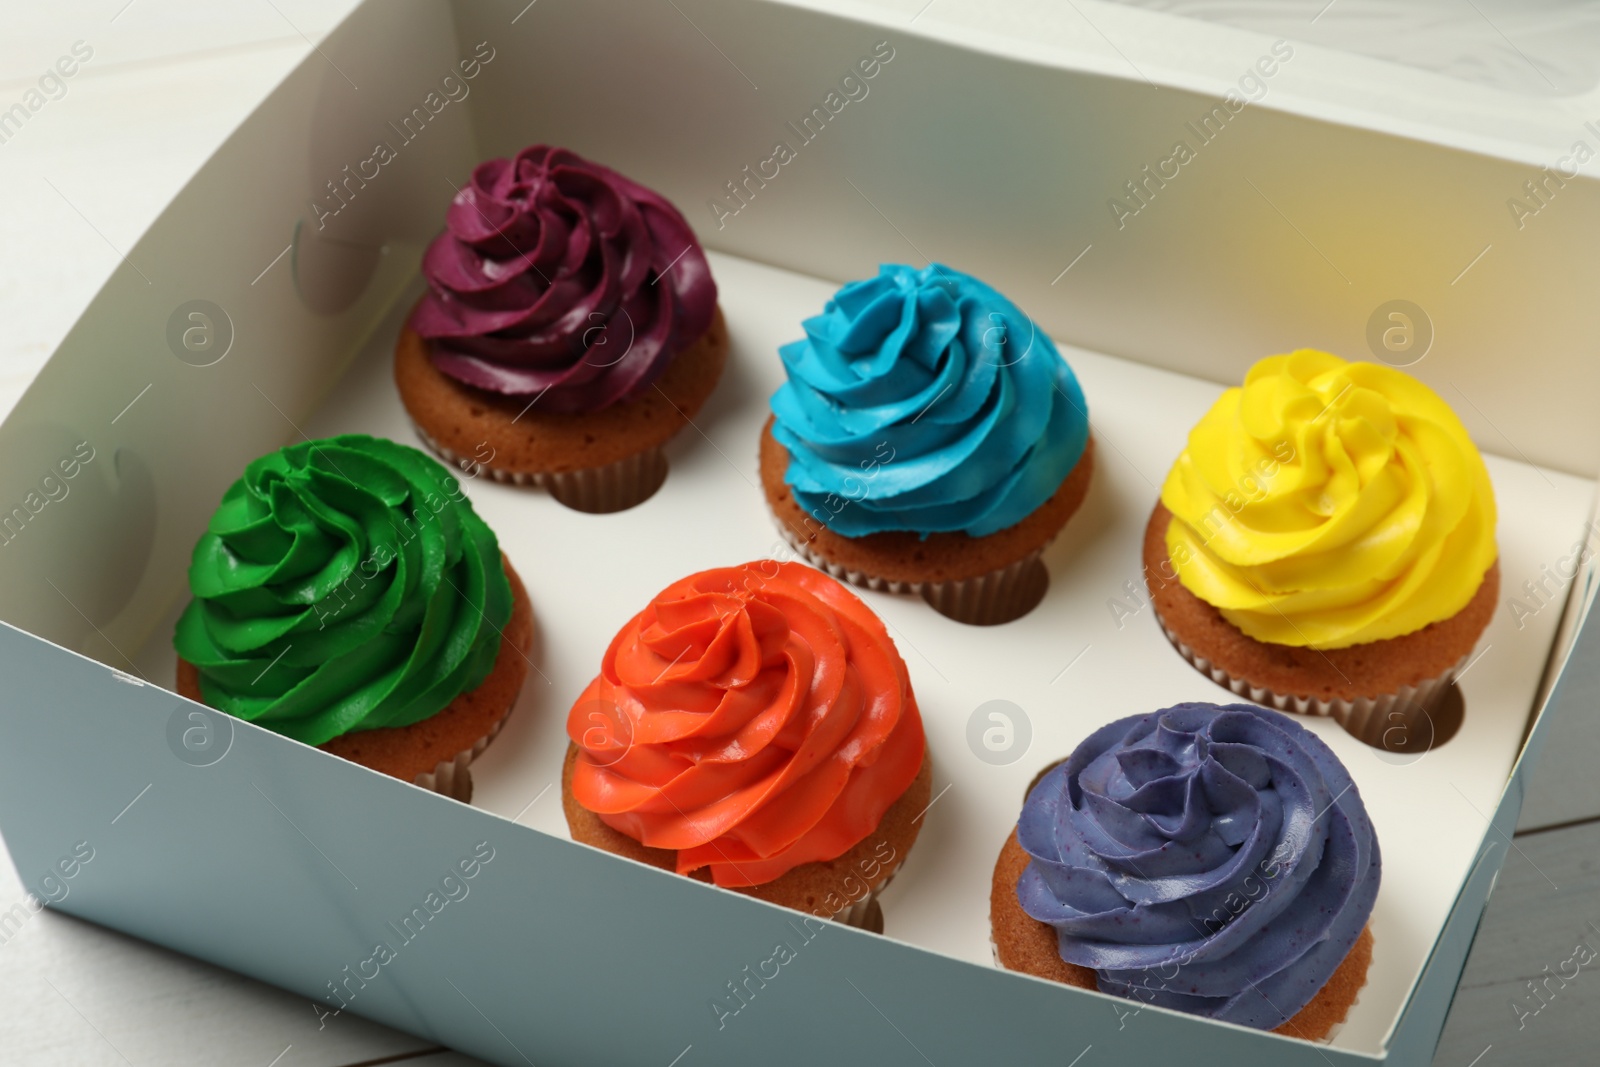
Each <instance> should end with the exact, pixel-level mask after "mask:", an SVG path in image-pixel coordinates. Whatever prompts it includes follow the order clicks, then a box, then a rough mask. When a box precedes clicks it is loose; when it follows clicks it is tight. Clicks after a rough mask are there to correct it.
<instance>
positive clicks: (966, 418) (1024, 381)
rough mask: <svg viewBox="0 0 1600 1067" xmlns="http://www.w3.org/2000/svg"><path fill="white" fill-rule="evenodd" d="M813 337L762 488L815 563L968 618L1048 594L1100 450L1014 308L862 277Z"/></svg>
mask: <svg viewBox="0 0 1600 1067" xmlns="http://www.w3.org/2000/svg"><path fill="white" fill-rule="evenodd" d="M805 332H806V336H805V339H804V340H800V341H795V342H794V343H792V344H789V345H785V346H784V347H783V348H782V349H780V350H779V355H780V356H781V357H782V359H783V365H784V369H785V370H786V371H787V372H788V381H787V382H785V384H784V385H783V386H782V387H781V388H779V390H778V391H777V392H776V393H774V394H773V397H772V417H771V418H770V419H769V420H768V422H767V426H766V429H765V430H764V431H763V432H762V437H761V482H762V486H763V488H764V489H765V491H766V496H767V503H768V504H769V505H770V506H771V508H772V512H773V515H774V516H775V517H776V518H777V520H778V527H779V529H780V530H781V531H782V533H783V535H784V537H785V539H787V540H788V542H789V543H790V544H791V545H792V546H793V547H794V548H795V550H796V551H797V552H799V553H800V554H801V556H803V557H804V558H805V559H807V560H809V561H810V562H811V563H813V564H814V565H816V566H818V567H820V568H822V569H823V570H825V571H827V572H828V573H829V574H832V575H833V576H834V577H837V578H844V579H847V580H849V581H851V582H853V583H855V584H856V585H861V586H865V587H867V588H869V589H881V590H888V591H890V592H897V593H918V594H920V595H921V596H922V597H923V598H924V599H926V600H927V601H928V603H930V604H932V605H933V607H934V608H936V609H937V610H939V611H940V612H942V613H943V614H945V615H948V616H950V617H951V618H954V619H958V620H960V621H962V622H969V623H979V624H992V623H1001V622H1009V621H1010V620H1012V619H1015V618H1018V617H1020V616H1022V615H1024V614H1026V613H1027V612H1029V611H1031V610H1032V609H1033V608H1034V607H1035V606H1036V605H1037V604H1038V602H1039V600H1040V599H1041V598H1042V597H1043V596H1044V593H1045V590H1046V588H1047V586H1048V584H1049V574H1048V573H1047V572H1046V570H1045V568H1044V565H1043V564H1042V563H1041V562H1040V559H1039V557H1040V554H1041V553H1042V552H1043V551H1044V549H1045V546H1046V545H1048V544H1049V543H1050V542H1051V540H1052V539H1053V538H1054V537H1055V536H1056V534H1057V533H1058V532H1060V530H1061V527H1062V526H1063V525H1064V524H1065V523H1066V521H1067V519H1069V518H1071V516H1072V513H1073V512H1075V511H1076V510H1077V509H1078V505H1079V504H1081V503H1082V502H1083V497H1084V494H1085V493H1086V492H1087V491H1088V487H1089V476H1090V471H1091V470H1092V469H1093V465H1094V464H1093V458H1094V451H1093V447H1092V442H1091V441H1090V437H1089V416H1088V408H1087V406H1086V405H1085V404H1084V399H1083V391H1082V390H1081V389H1080V388H1079V386H1078V380H1077V378H1076V377H1074V376H1073V373H1072V369H1071V368H1070V367H1068V366H1067V364H1066V362H1065V361H1064V360H1063V359H1062V358H1061V354H1060V353H1059V352H1057V351H1056V346H1055V345H1054V344H1053V343H1052V342H1051V340H1050V338H1048V337H1046V336H1045V335H1044V334H1043V333H1042V332H1040V331H1039V330H1038V329H1037V328H1036V327H1035V326H1034V324H1033V322H1032V320H1030V319H1029V318H1028V317H1027V316H1026V315H1024V314H1023V313H1022V312H1021V311H1019V310H1018V309H1017V307H1016V305H1015V304H1013V303H1011V301H1009V300H1007V299H1006V298H1005V297H1003V296H1001V295H1000V294H999V293H997V292H995V291H994V290H993V289H991V288H989V286H987V285H985V284H984V283H983V282H980V281H979V280H978V279H976V278H974V277H972V276H970V275H967V274H961V273H959V272H957V271H953V270H950V269H949V268H948V267H942V266H940V265H939V264H937V263H934V264H930V265H929V266H928V267H927V268H925V269H923V270H915V269H913V268H911V267H907V266H898V265H892V266H884V267H881V268H879V272H878V276H877V277H876V278H871V279H868V280H866V281H859V282H851V283H850V284H849V285H846V286H845V287H844V288H843V289H840V290H839V291H838V292H837V293H835V294H834V296H833V299H832V300H830V301H828V304H827V306H826V307H825V308H824V309H823V312H822V314H821V315H818V316H816V317H815V318H811V319H807V320H806V322H805Z"/></svg>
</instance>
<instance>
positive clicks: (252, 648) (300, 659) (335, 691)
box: [173, 435, 511, 745]
mask: <svg viewBox="0 0 1600 1067" xmlns="http://www.w3.org/2000/svg"><path fill="white" fill-rule="evenodd" d="M189 588H190V591H191V592H192V593H193V594H194V599H193V600H191V601H190V602H189V606H188V607H187V608H186V609H185V610H184V612H183V615H182V616H181V617H180V618H179V620H178V627H177V632H176V634H175V635H174V637H173V646H174V647H175V648H176V649H177V652H178V655H179V656H181V657H182V658H183V659H186V660H188V661H189V662H190V663H192V664H194V665H195V666H196V667H197V668H199V675H200V692H201V695H202V696H203V697H204V699H205V702H206V703H207V704H210V705H211V706H212V707H215V708H218V709H220V710H222V711H225V712H227V713H229V714H230V715H235V716H238V717H239V718H241V719H248V720H250V721H251V722H254V723H256V724H257V725H260V726H265V727H266V728H268V729H269V730H275V731H276V732H278V733H280V734H285V735H287V736H289V737H292V738H294V739H295V740H297V741H304V742H305V743H307V744H311V745H320V744H322V743H323V742H325V741H328V740H330V739H332V738H335V737H338V736H339V735H340V734H344V733H348V732H350V731H352V730H370V729H374V728H376V727H380V726H407V725H410V724H411V723H414V722H418V721H420V720H422V719H426V718H428V717H429V716H430V715H434V714H437V713H438V712H440V711H442V710H444V708H445V706H446V705H448V704H449V703H450V702H451V701H452V700H454V699H455V698H456V696H457V695H458V694H460V693H463V692H466V691H467V690H470V689H473V688H475V687H476V686H477V685H478V684H479V683H480V682H482V681H483V679H484V678H485V677H487V676H488V674H489V672H490V670H491V669H492V668H493V667H494V661H495V656H496V654H497V652H498V650H499V645H500V630H501V629H502V628H503V627H504V626H505V624H506V622H507V621H508V620H509V619H510V617H511V585H510V582H509V581H508V579H507V578H506V572H505V567H504V565H503V564H502V562H501V559H500V548H499V544H498V543H497V542H496V540H495V536H494V534H493V533H492V532H491V531H490V530H489V527H488V526H486V525H484V522H483V520H482V519H480V518H479V517H478V516H477V514H476V513H475V512H474V511H473V510H472V505H471V504H470V503H469V502H468V501H467V499H466V497H465V495H464V494H463V493H462V492H461V485H460V483H459V482H457V481H456V479H455V478H453V477H451V476H450V474H449V472H448V471H446V470H445V469H444V468H443V467H441V466H440V465H439V464H438V463H436V462H434V461H433V460H432V459H430V458H429V457H427V456H425V455H423V454H422V453H421V452H418V451H417V450H416V449H414V448H407V447H406V446H404V445H399V444H396V443H394V442H393V441H387V440H384V439H382V438H376V437H364V436H355V435H350V436H343V437H331V438H328V439H326V440H321V441H307V442H304V443H302V444H298V445H291V446H290V447H288V448H284V449H280V450H279V451H277V452H272V453H269V454H267V455H265V456H262V457H261V458H260V459H257V460H256V461H254V462H253V463H251V464H250V465H249V466H248V467H246V468H245V472H244V477H242V478H240V479H239V480H238V481H236V482H234V483H233V485H231V486H229V487H228V491H227V492H226V493H224V494H223V497H222V503H221V505H219V506H218V508H217V510H216V512H215V513H214V514H213V515H212V516H211V521H210V523H209V525H208V526H207V528H206V532H205V534H204V535H203V536H202V537H201V538H200V540H199V542H198V543H197V544H196V545H195V548H194V555H193V557H192V560H191V562H190V564H189Z"/></svg>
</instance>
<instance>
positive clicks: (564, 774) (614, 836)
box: [561, 743, 933, 933]
mask: <svg viewBox="0 0 1600 1067" xmlns="http://www.w3.org/2000/svg"><path fill="white" fill-rule="evenodd" d="M577 762H578V747H577V746H576V745H573V744H570V743H569V744H568V745H567V758H566V761H565V763H564V764H563V765H562V768H561V807H562V810H563V811H565V812H566V816H567V828H568V830H569V831H570V832H571V833H572V839H573V840H574V841H579V842H582V843H583V844H585V845H593V846H594V847H595V848H598V849H602V850H604V851H606V852H610V853H612V854H614V855H617V856H623V857H625V858H627V859H631V860H638V861H639V862H640V863H648V864H649V865H650V866H652V867H659V868H661V869H662V870H666V871H675V870H677V859H678V854H677V852H675V851H673V850H672V849H665V848H651V847H649V846H648V845H643V844H640V843H639V842H638V841H635V840H634V839H633V838H631V837H629V836H628V835H627V834H625V833H623V832H622V831H620V830H616V829H613V828H612V827H610V826H607V825H606V824H605V822H604V821H602V820H601V818H600V816H598V815H596V814H595V813H594V812H592V811H590V810H589V809H588V808H585V807H584V806H583V805H582V804H579V803H578V801H577V798H576V797H574V796H573V795H572V772H573V768H574V767H575V766H576V765H577ZM932 791H933V766H932V764H931V763H930V762H929V759H928V757H927V755H924V756H923V757H922V768H921V770H919V771H918V772H917V776H916V777H915V778H914V779H912V781H911V784H910V785H909V786H907V787H906V791H905V792H904V793H902V794H900V798H899V799H898V800H896V801H895V802H894V803H893V804H891V805H889V810H888V811H886V812H884V815H883V820H882V821H881V822H879V824H878V828H877V829H876V830H875V831H873V832H872V833H870V834H868V835H867V836H866V837H865V838H864V839H862V840H861V841H860V842H858V843H857V844H856V845H854V846H853V847H852V848H851V849H850V850H849V851H847V852H845V853H844V854H843V855H841V856H839V857H838V858H836V859H831V860H827V861H824V862H817V863H802V864H801V865H800V866H798V867H796V868H794V869H793V870H791V871H789V872H787V873H786V874H784V875H782V876H780V877H778V878H776V879H774V880H773V881H770V882H767V883H764V884H762V885H751V886H737V887H730V888H731V889H732V890H733V892H735V893H744V894H745V895H747V896H752V897H756V898H758V899H760V900H765V901H767V902H768V903H771V904H779V905H782V906H783V907H786V908H793V909H795V910H796V911H802V912H805V913H806V914H808V915H815V916H817V917H818V918H823V919H834V920H835V921H838V922H842V923H844V924H845V925H847V926H855V927H858V928H860V929H868V930H874V932H877V933H882V932H883V916H882V912H881V911H880V910H879V908H878V900H877V898H878V894H879V893H881V892H882V891H883V888H884V887H885V886H887V885H888V884H889V880H890V879H891V878H893V877H894V875H895V872H896V871H898V870H899V869H900V865H901V864H902V863H904V862H905V857H906V853H907V852H909V851H911V846H912V845H913V844H914V843H915V842H916V840H917V833H918V832H919V831H920V830H921V829H922V819H921V816H922V814H923V812H925V811H926V810H927V808H928V801H929V798H930V796H931V794H932ZM885 847H887V848H888V849H891V850H892V851H891V852H890V854H889V857H888V858H887V859H885V857H884V856H883V849H884V848H885ZM687 877H689V878H693V879H694V880H696V881H699V882H710V881H711V875H710V872H709V871H707V870H706V869H705V868H701V869H700V870H697V871H695V872H693V873H692V874H689V875H688V876H687ZM852 882H853V883H854V885H852V884H851V883H852Z"/></svg>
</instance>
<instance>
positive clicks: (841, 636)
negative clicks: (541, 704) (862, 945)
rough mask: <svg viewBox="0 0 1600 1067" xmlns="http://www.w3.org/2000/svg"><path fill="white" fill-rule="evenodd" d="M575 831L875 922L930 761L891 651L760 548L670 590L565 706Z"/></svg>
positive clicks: (720, 880)
mask: <svg viewBox="0 0 1600 1067" xmlns="http://www.w3.org/2000/svg"><path fill="white" fill-rule="evenodd" d="M567 736H568V737H569V738H570V739H571V742H572V744H571V745H570V747H569V748H568V750H567V760H566V766H565V767H564V768H563V770H562V776H561V788H562V806H563V807H564V809H565V811H566V816H567V825H568V827H569V828H570V829H571V831H572V836H573V839H574V840H577V841H581V842H583V843H585V844H588V845H593V846H595V847H596V848H601V849H604V850H606V851H607V852H612V853H615V854H617V855H619V856H626V857H628V858H629V859H634V860H638V861H639V862H641V863H648V864H651V865H652V866H655V867H661V868H664V869H666V870H669V871H676V872H677V873H679V874H683V875H688V876H689V877H691V878H696V879H699V880H701V881H705V882H712V883H715V884H716V885H719V886H722V887H724V888H727V889H732V890H735V891H737V892H740V893H747V894H749V895H750V896H753V897H759V898H760V899H762V900H766V901H770V902H771V903H774V904H781V905H784V906H786V907H790V908H795V909H798V910H800V911H804V912H807V913H809V914H811V915H815V916H819V917H822V918H831V919H837V920H839V921H842V922H846V923H849V924H851V925H854V926H863V927H868V928H873V927H875V928H877V929H880V930H881V925H882V923H881V912H879V911H878V910H877V904H876V899H875V898H876V897H877V894H878V892H879V891H880V890H881V889H882V888H883V887H884V886H885V885H886V884H888V881H889V879H890V878H891V877H893V876H894V874H895V872H896V871H897V870H898V869H899V868H900V865H901V863H902V862H904V860H905V856H906V853H907V852H908V851H909V850H910V848H911V846H912V844H913V843H914V842H915V841H916V839H917V831H918V830H919V829H920V828H921V818H922V813H923V812H924V811H925V810H926V809H927V806H928V802H929V800H928V797H929V786H930V784H931V781H932V778H931V771H930V770H929V765H928V757H927V751H926V745H925V743H924V739H923V733H922V716H921V714H920V713H919V712H918V711H917V701H916V697H915V696H914V695H913V694H912V692H911V680H910V678H909V677H908V675H907V673H906V665H905V662H904V661H903V660H902V659H901V658H900V654H899V653H898V652H897V651H896V650H895V647H894V642H892V641H891V640H890V639H889V635H888V633H887V631H885V630H884V627H883V623H882V622H880V621H879V620H878V618H877V616H875V615H874V614H873V613H872V612H871V611H870V610H869V609H868V608H867V606H866V605H865V604H863V603H862V602H861V601H860V600H859V599H858V598H857V597H855V596H854V595H853V594H851V593H850V592H849V591H848V590H846V589H845V588H844V587H843V586H841V585H840V584H839V583H838V582H835V581H834V580H833V579H831V578H829V577H827V576H826V575H824V574H821V573H819V572H817V571H815V570H812V569H811V568H809V567H805V566H803V565H801V564H798V563H778V562H776V561H774V560H762V561H759V562H755V563H747V564H744V565H743V566H739V567H722V568H718V569H715V570H709V571H702V572H701V573H699V574H695V575H691V576H690V577H688V578H684V579H682V580H681V581H678V582H675V583H673V584H672V585H670V586H668V587H667V588H666V589H665V590H663V591H662V593H661V594H660V595H659V596H657V597H656V598H655V600H653V601H651V603H650V604H649V605H648V606H647V607H646V608H645V609H644V610H643V611H641V612H640V613H639V614H638V615H635V616H634V617H633V618H632V619H631V620H629V622H628V624H627V625H626V626H624V627H623V628H622V630H621V631H620V632H619V633H618V634H617V636H616V637H615V638H613V639H612V641H611V645H610V647H608V648H607V649H606V653H605V659H604V660H603V661H602V662H601V665H600V674H599V676H598V677H596V678H595V680H594V681H593V682H590V683H589V686H588V688H587V689H585V690H584V691H583V695H582V696H581V697H579V699H578V701H577V703H575V704H574V705H573V706H572V710H571V712H570V713H569V715H568V716H567Z"/></svg>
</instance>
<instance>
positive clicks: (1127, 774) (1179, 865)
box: [1017, 704, 1381, 1030]
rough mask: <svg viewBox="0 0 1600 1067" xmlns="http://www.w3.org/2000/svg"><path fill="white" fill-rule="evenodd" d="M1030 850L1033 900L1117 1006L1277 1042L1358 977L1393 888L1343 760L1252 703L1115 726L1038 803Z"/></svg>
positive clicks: (1031, 805)
mask: <svg viewBox="0 0 1600 1067" xmlns="http://www.w3.org/2000/svg"><path fill="white" fill-rule="evenodd" d="M1017 839H1018V842H1019V843H1020V844H1021V845H1022V847H1023V849H1024V850H1025V851H1026V852H1027V853H1028V854H1029V856H1031V857H1032V860H1031V862H1030V863H1029V864H1028V867H1027V869H1026V870H1025V871H1024V872H1023V874H1022V877H1021V878H1020V879H1018V881H1017V899H1018V901H1019V902H1020V903H1021V905H1022V908H1023V910H1024V911H1025V912H1027V913H1028V914H1029V915H1030V916H1032V917H1033V918H1035V919H1038V920H1039V921H1040V922H1045V923H1049V924H1050V925H1051V926H1054V927H1055V928H1056V931H1057V935H1058V945H1059V949H1060V952H1061V958H1062V959H1063V960H1066V961H1067V962H1068V963H1074V964H1077V965H1079V966H1082V967H1090V968H1093V969H1094V970H1095V971H1096V972H1098V975H1099V987H1100V990H1101V991H1102V992H1105V993H1114V994H1117V995H1120V996H1126V997H1135V998H1137V999H1138V1000H1140V1001H1142V1002H1144V1003H1146V1004H1158V1005H1161V1006H1163V1007H1169V1008H1176V1009H1178V1010H1180V1011H1187V1012H1192V1013H1194V1014H1197V1015H1204V1016H1207V1017H1209V1018H1213V1019H1221V1020H1224V1021H1226V1022H1233V1023H1240V1024H1243V1025H1245V1026H1254V1027H1259V1028H1262V1029H1268V1030H1270V1029H1273V1028H1275V1027H1277V1026H1280V1025H1282V1024H1283V1023H1284V1022H1285V1021H1286V1020H1287V1019H1289V1018H1291V1017H1292V1016H1293V1015H1294V1014H1295V1013H1296V1012H1298V1011H1299V1010H1300V1009H1301V1008H1303V1007H1304V1006H1305V1005H1306V1004H1307V1003H1308V1002H1309V1001H1310V1000H1311V998H1312V997H1314V996H1315V995H1316V993H1317V991H1318V990H1319V989H1321V988H1322V986H1323V984H1324V983H1325V982H1326V981H1327V980H1328V978H1329V977H1330V976H1332V974H1333V972H1334V971H1335V970H1336V969H1337V968H1338V966H1339V964H1340V963H1342V962H1343V961H1344V958H1345V956H1346V955H1347V954H1348V953H1349V951H1350V949H1351V947H1352V946H1353V945H1354V944H1355V942H1356V939H1357V938H1358V937H1360V935H1361V931H1362V928H1363V927H1365V926H1366V923H1367V918H1368V916H1369V915H1371V913H1372V905H1373V901H1374V900H1375V899H1376V897H1377V893H1378V879H1379V875H1380V873H1381V861H1380V859H1379V855H1378V841H1377V837H1376V836H1375V835H1374V834H1373V830H1372V824H1371V822H1370V821H1369V820H1368V819H1367V812H1366V808H1365V807H1364V806H1363V804H1362V803H1361V794H1360V793H1359V792H1358V791H1357V790H1356V788H1355V786H1354V785H1353V784H1352V783H1351V781H1350V775H1349V774H1348V773H1347V772H1346V771H1345V769H1344V767H1343V765H1342V764H1340V762H1339V760H1338V757H1336V756H1335V755H1334V754H1333V752H1332V750H1331V749H1329V748H1328V747H1327V745H1325V744H1323V742H1322V741H1321V739H1319V738H1318V737H1317V736H1316V735H1315V734H1313V733H1311V731H1309V730H1307V729H1306V728H1305V727H1303V726H1301V725H1299V724H1298V723H1296V722H1295V721H1294V720H1293V719H1291V718H1289V717H1288V716H1286V715H1281V714H1279V713H1278V712H1275V711H1268V710H1266V709H1265V708H1258V707H1254V706H1252V705H1249V704H1229V705H1226V706H1222V707H1218V706H1217V705H1215V704H1179V705H1177V706H1176V707H1171V708H1166V709H1164V710H1162V711H1157V712H1154V713H1152V714H1149V715H1135V716H1131V717H1129V718H1126V719H1119V720H1118V721H1116V722H1114V723H1111V724H1110V725H1108V726H1104V727H1101V728H1100V729H1099V730H1096V731H1095V732H1094V734H1092V735H1091V736H1090V737H1089V738H1088V739H1087V740H1085V741H1084V742H1083V743H1082V744H1081V745H1079V746H1078V748H1077V751H1075V752H1073V754H1072V756H1071V757H1070V758H1069V759H1068V760H1067V761H1066V762H1065V763H1063V764H1061V765H1060V766H1058V767H1056V768H1054V769H1053V770H1051V771H1050V773H1049V774H1047V775H1045V777H1044V778H1043V779H1041V780H1040V782H1039V784H1038V785H1037V786H1036V787H1035V788H1034V789H1033V791H1032V792H1031V793H1030V794H1028V799H1027V802H1026V804H1025V805H1024V806H1023V809H1022V817H1021V819H1020V820H1019V821H1018V823H1017Z"/></svg>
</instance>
